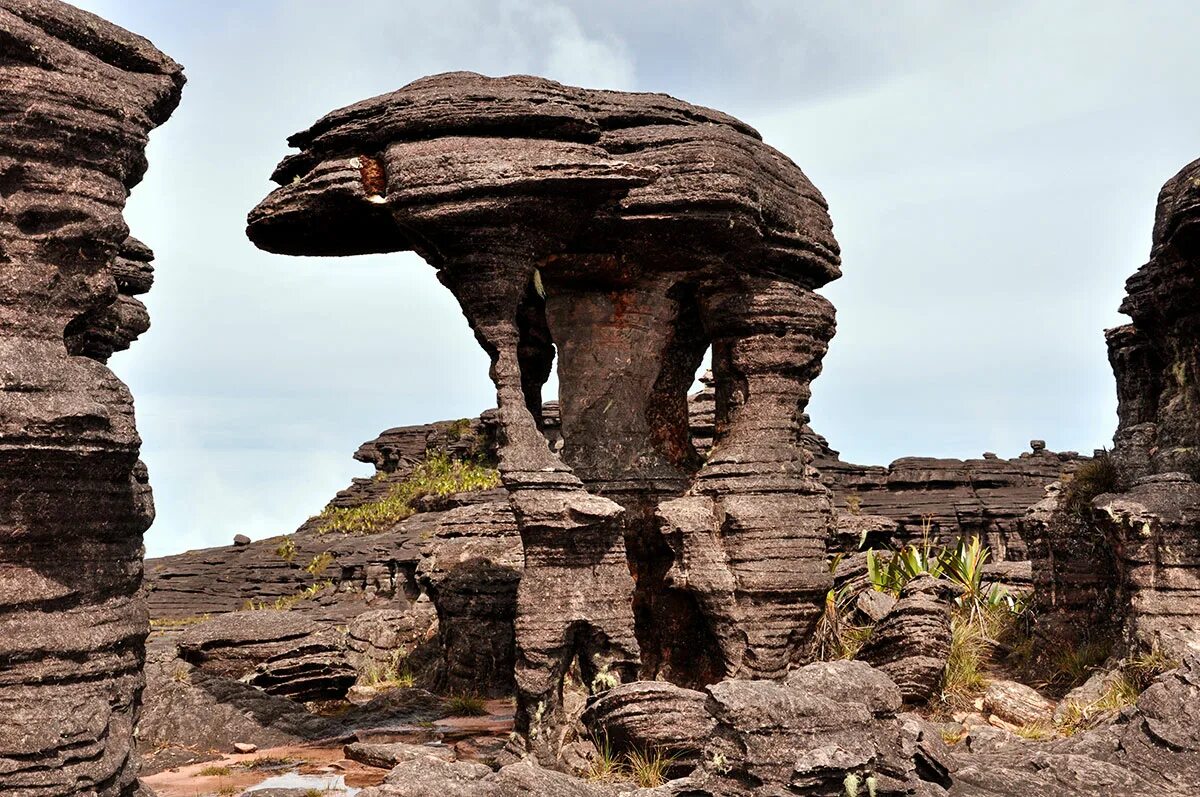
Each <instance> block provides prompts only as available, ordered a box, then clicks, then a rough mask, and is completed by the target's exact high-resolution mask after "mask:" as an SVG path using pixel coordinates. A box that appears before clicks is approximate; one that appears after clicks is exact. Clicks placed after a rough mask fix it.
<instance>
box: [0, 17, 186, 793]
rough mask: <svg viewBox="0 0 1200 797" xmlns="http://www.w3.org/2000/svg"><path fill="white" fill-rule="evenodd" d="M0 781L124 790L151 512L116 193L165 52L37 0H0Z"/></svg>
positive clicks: (148, 120) (139, 251)
mask: <svg viewBox="0 0 1200 797" xmlns="http://www.w3.org/2000/svg"><path fill="white" fill-rule="evenodd" d="M0 85H2V86H3V91H2V92H0V268H2V269H3V274H4V278H3V280H0V372H2V374H3V378H2V379H0V432H2V433H0V440H2V442H0V638H2V639H3V640H4V643H5V644H4V650H3V652H0V673H2V674H0V717H2V719H0V792H3V793H4V794H12V795H31V796H32V795H36V796H37V797H42V796H43V795H47V796H48V795H76V794H84V793H87V794H97V795H104V796H105V797H109V796H111V795H128V794H132V793H133V791H134V789H135V787H136V783H135V774H136V770H135V765H134V762H133V760H132V757H131V745H132V739H133V726H134V723H135V720H136V716H137V711H138V704H139V700H140V695H141V691H142V684H143V680H142V662H143V658H144V652H143V651H144V648H143V642H144V639H145V635H146V630H147V628H146V610H145V606H144V604H143V603H142V601H141V599H140V597H139V593H138V587H139V586H140V583H141V577H142V565H141V556H142V533H143V532H144V531H145V530H146V528H147V527H148V526H149V525H150V521H151V519H152V517H153V509H152V504H151V498H150V489H149V486H148V484H147V475H146V469H145V467H144V466H142V465H141V463H139V462H138V448H139V444H140V441H139V439H138V436H137V432H136V430H135V429H134V420H133V401H132V399H131V397H130V395H129V391H128V390H127V389H126V388H125V386H124V385H123V384H122V383H121V382H120V381H119V380H118V379H117V378H116V377H115V376H114V375H113V374H112V372H111V371H109V370H108V368H106V367H105V365H104V363H105V361H106V360H107V358H108V356H109V355H110V354H112V352H113V351H116V350H119V349H123V348H125V347H127V346H128V345H129V343H130V342H131V341H132V340H133V339H134V338H136V337H137V336H138V335H139V334H140V333H141V332H143V331H144V330H145V329H146V328H147V326H148V321H147V316H146V312H145V308H144V307H142V305H141V304H140V303H139V302H138V301H137V300H136V299H135V298H133V297H134V296H135V295H136V294H139V293H143V292H145V291H146V290H147V289H148V288H149V287H150V282H151V275H152V269H151V268H150V265H149V261H150V259H151V255H150V251H149V250H148V249H146V247H144V246H143V245H141V244H140V243H138V242H137V241H135V240H134V239H132V238H130V237H129V231H128V228H127V227H126V225H125V222H124V219H123V218H122V215H121V214H122V209H123V207H124V205H125V200H126V197H127V196H128V194H129V191H130V189H132V188H133V187H134V186H135V185H137V183H138V182H139V181H140V180H141V178H142V175H143V174H144V173H145V171H146V167H147V164H146V159H145V156H144V154H143V153H144V150H145V147H146V142H147V136H148V134H149V132H150V130H152V129H153V128H154V127H156V126H158V125H159V124H162V123H163V122H164V121H166V119H167V117H168V116H169V115H170V114H171V111H172V110H174V108H175V106H176V104H177V103H178V101H179V95H180V89H181V87H182V85H183V74H182V70H181V68H180V67H179V65H178V64H176V63H175V62H174V61H172V60H171V59H170V58H167V57H166V56H165V55H163V54H162V53H160V52H158V51H157V50H156V49H154V47H153V46H152V45H151V44H150V43H149V42H147V41H146V40H145V39H142V38H140V37H138V36H135V35H133V34H131V33H128V32H127V31H124V30H122V29H120V28H117V27H116V26H114V25H111V24H109V23H107V22H105V21H104V20H101V19H99V18H97V17H95V16H92V15H91V14H87V13H85V12H82V11H79V10H77V9H75V8H73V7H71V6H69V5H66V4H65V3H59V2H55V1H54V0H0Z"/></svg>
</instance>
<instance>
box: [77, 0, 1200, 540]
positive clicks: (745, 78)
mask: <svg viewBox="0 0 1200 797" xmlns="http://www.w3.org/2000/svg"><path fill="white" fill-rule="evenodd" d="M78 4H79V5H81V6H83V7H84V8H87V9H89V10H91V11H94V12H96V13H99V14H100V15H101V16H104V17H106V18H108V19H110V20H112V21H114V22H116V23H118V24H120V25H123V26H125V27H127V28H129V29H131V30H133V31H134V32H136V33H140V34H142V35H143V36H146V37H147V38H149V39H151V40H152V41H153V42H154V43H155V44H156V45H158V47H159V48H160V49H162V50H163V51H164V52H166V53H168V54H169V55H171V56H172V57H173V58H175V59H176V60H177V61H179V62H180V63H182V64H183V65H184V67H185V70H186V73H187V76H188V84H187V86H186V87H185V89H184V93H183V102H182V104H181V105H180V108H179V110H178V111H177V112H176V114H175V115H174V117H172V119H171V120H170V121H169V122H168V123H167V124H166V125H165V126H164V127H163V128H161V129H160V130H158V131H157V132H156V133H154V134H153V138H152V141H151V146H150V152H149V157H150V172H149V174H148V175H147V177H146V180H145V181H144V182H143V183H142V185H140V186H138V187H137V188H136V189H135V190H134V193H133V196H132V198H131V201H130V204H129V207H128V211H127V213H126V216H127V218H128V220H129V223H130V226H131V228H132V230H133V233H134V234H135V235H136V236H138V237H139V238H141V239H142V240H144V241H145V242H146V243H148V244H149V245H150V246H152V247H153V248H154V250H155V253H156V254H157V260H156V273H157V280H156V283H155V286H154V289H153V291H152V292H151V293H150V294H149V295H148V296H147V297H143V299H144V300H145V302H146V304H147V305H148V307H149V308H150V314H151V319H152V322H153V327H152V329H151V330H150V331H149V332H148V333H147V334H146V335H145V336H143V338H142V339H141V340H140V341H138V342H137V343H135V344H134V346H133V348H132V349H131V350H130V351H128V352H125V353H121V354H118V355H116V356H115V357H114V358H113V360H112V367H113V369H114V370H115V371H116V372H117V374H118V375H119V376H121V378H123V379H124V380H126V381H127V382H128V383H129V385H130V387H131V388H132V390H133V394H134V397H135V399H136V405H137V415H138V426H139V429H140V430H141V434H142V438H143V441H144V444H143V458H144V459H145V461H146V463H147V464H148V465H149V468H150V476H151V483H152V484H153V486H154V493H155V499H156V503H157V506H158V519H157V521H156V522H155V524H154V526H153V528H152V529H151V530H150V532H149V533H148V534H147V537H146V546H147V551H148V555H150V556H157V555H163V554H166V553H173V552H177V551H181V550H185V549H188V548H196V547H202V546H208V545H219V544H226V543H228V542H229V541H230V540H231V539H232V537H233V535H234V534H237V533H245V534H248V535H250V536H251V537H254V538H258V537H264V536H270V535H273V534H279V533H283V532H287V531H291V530H293V529H294V528H295V527H296V526H298V525H299V524H300V523H301V522H302V521H303V520H304V518H306V517H307V516H308V515H310V514H313V513H315V512H317V511H319V510H320V509H321V507H322V506H323V505H324V503H325V502H326V501H327V500H328V499H329V498H330V497H331V496H332V495H333V493H334V492H335V491H337V490H338V489H340V488H342V487H344V486H345V485H346V484H347V483H348V482H349V480H350V478H351V477H352V476H355V475H368V474H369V473H370V471H371V468H370V467H369V466H365V465H362V464H360V463H356V462H354V461H353V460H352V459H351V458H350V456H351V454H352V453H353V452H354V449H355V448H356V447H357V446H358V445H359V444H360V443H361V442H363V441H364V440H368V439H370V438H372V437H374V436H375V435H376V434H377V433H378V432H380V431H382V430H383V429H385V428H387V427H391V426H397V425H402V424H412V423H421V422H426V421H431V420H439V419H447V418H458V417H464V416H472V415H475V414H477V413H478V412H479V411H480V410H482V409H485V408H487V407H490V406H492V404H493V400H494V394H493V392H492V387H491V384H490V382H489V380H488V377H487V363H486V358H485V357H484V355H483V353H482V352H481V351H480V350H479V348H478V346H477V345H476V343H475V341H474V339H473V338H472V336H471V334H470V332H469V330H468V328H467V325H466V322H465V321H464V320H463V318H462V315H461V313H460V311H459V309H458V307H457V305H456V304H455V302H454V301H453V299H452V298H451V297H450V295H449V293H448V292H447V291H446V290H445V289H444V288H442V287H441V285H439V284H438V283H437V281H436V280H435V279H434V276H433V270H432V269H431V268H429V267H428V266H426V265H425V264H423V263H422V262H421V261H420V260H419V259H418V258H416V257H415V256H413V255H410V254H404V255H387V256H375V257H363V258H350V259H318V258H289V257H283V256H277V255H270V254H266V253H263V252H259V251H258V250H256V249H255V248H254V247H253V246H252V245H251V244H250V243H249V241H247V240H246V238H245V235H244V233H243V228H244V225H245V215H246V212H247V211H248V210H249V209H250V208H251V207H253V206H254V205H255V204H256V203H257V202H258V201H259V199H261V198H262V197H263V196H264V195H265V194H266V193H267V191H268V190H270V188H271V185H270V183H269V182H268V176H269V175H270V173H271V170H272V169H273V167H274V166H275V164H276V162H277V161H278V160H279V159H280V158H281V157H282V156H283V155H285V154H286V153H287V148H286V143H285V138H286V137H287V136H288V135H290V134H291V133H293V132H296V131H298V130H301V129H303V128H305V127H307V126H308V125H309V124H310V123H311V122H313V121H314V120H315V119H316V118H317V117H319V116H321V115H322V114H324V113H325V112H327V111H329V110H332V109H334V108H337V107H341V106H343V105H347V104H349V103H352V102H354V101H357V100H359V99H363V98H366V97H369V96H372V95H375V94H379V93H382V92H386V91H391V90H393V89H396V88H399V87H400V86H402V85H404V84H405V83H408V82H409V81H411V80H414V79H416V78H418V77H421V76H424V75H428V74H432V73H436V72H444V71H450V70H460V69H466V70H473V71H477V72H482V73H485V74H490V75H505V74H513V73H532V74H538V75H544V76H546V77H550V78H553V79H555V80H560V81H563V82H565V83H572V84H576V85H584V86H590V87H597V88H613V89H628V90H639V91H663V92H667V93H669V94H673V95H675V96H677V97H680V98H681V99H684V100H688V101H690V102H695V103H699V104H702V105H709V106H712V107H714V108H719V109H721V110H723V111H727V112H729V113H732V114H734V115H735V116H738V117H740V118H742V119H744V120H745V121H747V122H749V123H750V124H752V125H754V126H755V127H756V128H758V130H759V131H760V132H761V133H762V134H763V137H764V139H765V140H766V141H767V142H768V143H769V144H772V145H774V146H775V147H777V148H778V149H780V150H782V151H783V152H784V153H786V154H787V155H788V156H790V157H791V158H792V159H793V160H795V161H796V163H797V164H799V166H800V167H801V168H802V169H803V170H804V171H805V173H806V174H807V175H808V176H809V178H811V179H812V181H813V182H814V183H815V184H816V185H817V187H818V188H820V189H821V191H822V192H823V193H824V194H825V197H826V198H827V199H828V200H829V204H830V211H831V214H832V216H833V221H834V232H835V234H836V235H837V238H838V241H839V242H840V243H841V245H842V250H843V258H844V262H843V270H844V272H845V276H844V277H843V278H842V279H841V280H839V281H838V282H836V283H834V284H832V285H830V286H829V287H827V288H825V289H823V290H822V292H823V293H824V294H825V295H826V296H827V297H829V298H830V299H831V300H832V301H833V303H834V304H835V305H836V306H837V310H838V334H837V337H836V338H835V339H834V341H833V344H832V347H831V350H830V353H829V356H828V357H827V358H826V360H825V373H824V375H823V376H822V377H821V378H820V379H818V380H817V381H816V382H815V383H814V386H813V387H814V398H813V401H812V404H811V405H810V407H809V411H810V413H811V414H812V417H813V425H814V427H815V428H816V429H817V430H818V431H820V432H821V433H822V434H824V435H825V436H827V437H828V438H829V440H830V443H831V444H832V445H833V447H834V448H837V449H839V450H840V451H841V452H842V454H843V457H844V458H845V459H847V460H850V461H855V462H861V463H870V464H886V463H887V462H890V461H891V460H892V459H895V458H897V457H900V456H905V455H935V456H956V457H968V456H978V455H979V454H980V453H981V452H983V451H985V450H988V451H996V452H998V453H1000V454H1001V455H1003V456H1015V455H1016V454H1017V453H1019V452H1020V451H1022V450H1025V449H1026V447H1027V443H1028V441H1029V440H1030V439H1031V438H1045V439H1046V440H1047V442H1048V443H1049V445H1050V447H1051V448H1054V449H1058V450H1063V449H1077V450H1080V451H1091V449H1093V448H1095V447H1097V446H1101V445H1106V444H1108V443H1109V441H1110V439H1111V436H1112V432H1113V430H1114V428H1115V426H1116V416H1115V408H1116V399H1115V395H1114V387H1113V380H1112V374H1111V371H1110V369H1109V367H1108V363H1107V361H1106V359H1105V349H1104V338H1103V334H1102V333H1103V330H1104V328H1106V327H1109V326H1113V325H1115V324H1118V323H1121V320H1122V318H1121V316H1119V315H1118V314H1117V313H1116V307H1117V305H1118V303H1119V302H1120V299H1121V296H1122V295H1123V287H1122V286H1123V283H1124V280H1125V278H1126V277H1127V276H1129V275H1130V274H1131V273H1132V272H1133V271H1134V270H1135V269H1136V268H1137V267H1138V266H1139V265H1141V264H1142V263H1143V262H1144V261H1145V259H1146V256H1147V253H1148V250H1149V241H1150V226H1151V220H1152V217H1153V211H1154V201H1155V197H1156V195H1157V192H1158V189H1159V187H1160V186H1161V185H1162V183H1163V182H1164V181H1165V180H1166V179H1167V178H1169V177H1170V176H1171V175H1173V174H1174V173H1175V172H1176V171H1178V169H1179V168H1181V167H1182V166H1183V165H1184V164H1186V163H1188V162H1189V161H1191V160H1193V159H1195V158H1196V157H1198V156H1200V135H1198V133H1200V96H1198V95H1200V88H1198V84H1197V75H1200V46H1198V45H1197V42H1200V4H1198V3H1196V2H1194V0H1179V1H1178V2H1171V1H1170V0H1157V1H1156V2H1153V3H1131V2H1104V1H1102V0H1080V1H1078V2H1049V1H1047V0H1042V1H1041V2H1032V1H1028V2H1019V1H1014V0H1007V1H1006V2H971V3H966V2H961V0H942V1H938V0H927V1H925V2H904V1H903V0H887V2H833V1H831V2H795V0H779V2H766V0H761V1H758V2H744V3H737V2H730V0H695V1H694V2H686V1H684V0H680V1H679V2H653V1H652V0H637V2H633V1H632V0H619V1H618V2H603V3H600V2H578V3H576V2H535V1H534V0H499V1H497V0H441V2H422V3H416V2H404V1H402V0H361V1H359V2H355V1H354V0H341V1H340V2H318V1H317V0H290V1H289V0H252V1H246V0H243V2H228V1H227V0H86V1H84V2H80V3H78Z"/></svg>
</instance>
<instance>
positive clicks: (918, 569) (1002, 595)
mask: <svg viewBox="0 0 1200 797" xmlns="http://www.w3.org/2000/svg"><path fill="white" fill-rule="evenodd" d="M932 525H933V521H932V518H929V517H926V518H925V519H924V520H923V522H922V524H921V542H920V543H919V544H917V543H912V544H909V545H905V546H903V547H902V548H900V549H899V550H898V551H895V552H894V553H893V554H892V555H891V556H890V557H888V558H886V559H884V558H883V557H881V556H880V555H879V553H878V552H876V551H867V576H868V578H870V581H871V585H872V586H873V587H874V588H875V589H877V590H879V591H880V592H888V593H891V594H892V595H899V594H900V590H902V589H904V585H905V584H907V583H908V582H909V581H912V580H913V579H914V578H916V577H917V576H921V575H928V576H932V577H933V578H944V579H946V580H947V581H951V582H953V583H954V584H956V585H958V587H959V588H960V590H961V594H960V595H959V597H958V598H957V599H956V601H955V602H956V603H958V605H959V606H961V607H963V608H964V609H966V610H967V611H968V612H969V613H970V616H971V618H972V619H978V618H979V617H980V616H981V615H982V614H983V613H984V612H985V611H986V610H987V609H989V608H992V607H996V606H1000V605H1007V606H1008V608H1010V609H1013V608H1015V601H1014V600H1013V598H1012V596H1011V595H1010V594H1009V593H1008V591H1007V590H1006V589H1004V588H1003V587H1001V586H1000V585H998V584H993V585H991V586H990V587H987V588H985V586H984V583H983V567H984V565H985V564H987V561H988V558H989V557H990V556H991V550H990V549H989V548H988V547H987V546H985V545H984V544H983V543H982V542H981V541H980V539H979V537H978V536H974V537H970V538H967V537H959V538H958V541H957V542H956V543H955V545H954V547H952V548H937V547H935V546H934V545H933V543H932V542H931V540H930V536H931V531H932Z"/></svg>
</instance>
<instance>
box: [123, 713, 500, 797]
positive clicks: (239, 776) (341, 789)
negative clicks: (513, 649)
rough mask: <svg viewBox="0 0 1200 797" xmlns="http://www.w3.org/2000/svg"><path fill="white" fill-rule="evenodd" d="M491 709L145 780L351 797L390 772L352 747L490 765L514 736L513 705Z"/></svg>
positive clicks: (194, 792)
mask: <svg viewBox="0 0 1200 797" xmlns="http://www.w3.org/2000/svg"><path fill="white" fill-rule="evenodd" d="M486 708H487V711H488V713H487V715H485V716H481V717H446V718H445V719H441V720H438V721H437V722H433V723H428V724H425V725H402V726H393V727H380V728H368V729H363V730H360V731H357V732H356V733H355V734H354V737H353V738H347V739H331V740H329V741H327V742H313V743H307V744H296V745H287V746H283V747H273V748H268V749H263V750H257V751H255V752H253V753H229V754H214V755H213V758H212V760H209V761H203V762H200V763H194V764H187V765H186V766H178V767H174V768H172V769H168V770H165V771H163V772H158V773H156V774H153V775H148V776H146V777H144V778H142V780H143V782H144V783H145V784H146V785H147V786H149V787H150V788H151V789H153V790H154V792H155V793H156V794H157V795H159V797H212V796H214V795H220V797H226V796H227V795H240V794H242V793H244V792H247V791H250V790H252V789H253V790H255V791H257V790H259V789H267V788H295V789H316V790H317V791H319V792H320V791H324V792H325V793H327V794H328V795H329V797H335V795H347V797H350V795H353V794H355V793H357V790H358V789H361V788H365V787H368V786H377V785H379V784H380V783H382V782H383V779H384V777H386V776H387V773H388V770H387V769H381V768H378V767H371V766H367V765H366V764H361V763H359V762H357V761H351V760H349V759H347V758H346V757H345V756H344V754H343V752H342V751H343V747H344V745H345V744H346V743H348V742H352V741H361V742H377V743H389V742H405V743H408V744H419V745H427V746H429V747H431V748H433V749H435V750H439V751H442V752H443V753H444V754H445V755H446V756H447V757H450V756H451V755H452V756H453V757H455V758H458V759H464V760H483V761H487V759H488V758H489V757H490V755H491V754H493V753H494V752H495V751H496V750H498V749H499V748H500V747H501V746H502V744H503V742H504V741H505V740H506V739H507V738H508V735H509V733H511V732H512V721H513V707H512V702H511V701H508V700H492V701H489V702H488V703H487V704H486ZM250 794H251V795H253V794H254V791H250Z"/></svg>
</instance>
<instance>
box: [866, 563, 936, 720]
mask: <svg viewBox="0 0 1200 797" xmlns="http://www.w3.org/2000/svg"><path fill="white" fill-rule="evenodd" d="M953 596H954V591H953V589H952V588H951V586H950V584H949V583H948V582H945V581H939V580H937V579H934V578H930V577H929V576H918V577H917V578H914V579H913V580H912V581H909V582H908V583H907V584H906V585H905V586H904V589H903V590H902V591H901V592H900V600H898V601H896V603H895V605H894V606H892V608H891V610H890V611H888V613H887V614H886V615H884V617H883V619H881V620H880V621H879V623H878V624H876V626H875V629H874V631H872V632H871V638H870V639H868V640H867V643H866V644H865V645H863V648H862V650H860V651H859V652H858V654H857V658H859V659H861V660H863V661H865V662H869V663H870V664H873V665H875V666H876V667H878V668H879V669H881V670H882V671H883V672H885V673H887V675H888V676H889V677H890V678H891V679H892V680H893V681H895V682H896V683H897V684H898V685H899V687H900V694H901V695H902V696H903V697H904V700H905V701H906V702H909V703H925V702H926V701H928V700H929V699H930V698H931V697H933V695H934V694H936V693H937V691H938V689H939V688H940V687H941V685H942V673H943V672H944V671H945V669H946V659H947V658H948V657H949V655H950V608H951V599H952V598H953Z"/></svg>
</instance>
